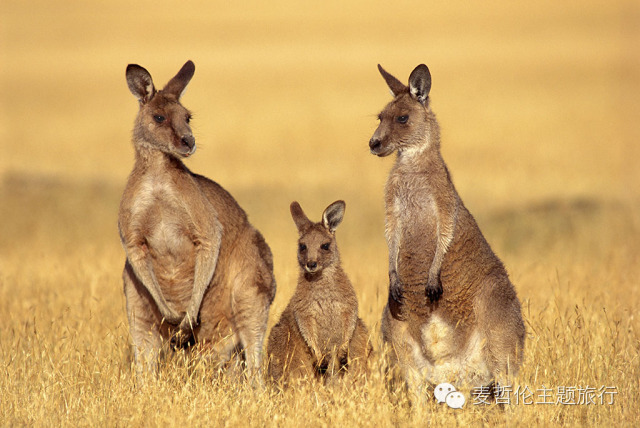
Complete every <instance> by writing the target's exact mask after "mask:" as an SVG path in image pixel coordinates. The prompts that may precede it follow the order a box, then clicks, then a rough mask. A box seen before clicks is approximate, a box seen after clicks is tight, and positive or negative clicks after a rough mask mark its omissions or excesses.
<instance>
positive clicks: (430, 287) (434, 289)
mask: <svg viewBox="0 0 640 428" xmlns="http://www.w3.org/2000/svg"><path fill="white" fill-rule="evenodd" d="M425 294H426V295H427V297H428V298H429V301H430V302H431V303H433V302H435V301H437V300H438V299H440V297H442V283H441V282H440V275H437V276H434V277H433V278H429V280H428V281H427V287H426V290H425Z"/></svg>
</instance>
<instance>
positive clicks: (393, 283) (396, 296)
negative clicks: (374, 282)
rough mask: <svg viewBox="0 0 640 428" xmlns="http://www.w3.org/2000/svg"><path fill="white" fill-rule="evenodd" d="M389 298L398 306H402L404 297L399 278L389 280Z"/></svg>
mask: <svg viewBox="0 0 640 428" xmlns="http://www.w3.org/2000/svg"><path fill="white" fill-rule="evenodd" d="M389 280H390V282H389V296H390V297H391V298H392V299H393V300H394V301H395V302H396V303H398V304H400V305H401V304H402V302H403V300H404V295H403V293H402V284H401V283H400V280H399V279H398V277H397V276H396V277H391V278H389Z"/></svg>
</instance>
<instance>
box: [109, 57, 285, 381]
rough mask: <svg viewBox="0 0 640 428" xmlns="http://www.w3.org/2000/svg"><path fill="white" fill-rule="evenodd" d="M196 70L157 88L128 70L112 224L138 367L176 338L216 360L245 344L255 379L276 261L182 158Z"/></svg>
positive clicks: (189, 150) (227, 201)
mask: <svg viewBox="0 0 640 428" xmlns="http://www.w3.org/2000/svg"><path fill="white" fill-rule="evenodd" d="M194 71H195V66H194V64H193V62H191V61H188V62H187V63H186V64H184V66H183V67H182V69H181V70H180V71H179V72H178V74H177V75H176V76H175V77H173V78H172V79H171V80H170V81H169V83H167V84H166V86H165V87H164V88H163V89H162V90H159V91H156V89H155V86H154V84H153V80H152V79H151V75H150V74H149V72H148V71H147V70H145V69H144V68H142V67H140V66H139V65H135V64H130V65H129V66H128V67H127V72H126V77H127V84H128V86H129V89H130V90H131V92H132V93H133V95H135V96H136V98H137V99H138V101H139V103H140V110H139V111H138V116H137V117H136V120H135V125H134V128H133V146H134V148H135V164H134V167H133V171H132V172H131V174H130V175H129V179H128V182H127V185H126V188H125V190H124V194H123V196H122V200H121V202H120V212H119V217H118V226H119V230H120V239H121V241H122V245H123V246H124V249H125V252H126V256H127V260H126V263H125V268H124V273H123V280H124V293H125V296H126V300H127V315H128V318H129V328H130V331H131V336H132V339H133V344H134V347H135V363H136V369H137V371H138V372H144V371H145V369H146V370H147V371H151V372H155V371H156V370H157V364H158V356H159V353H160V351H161V349H162V347H163V342H167V341H174V343H175V340H176V338H177V339H178V341H182V342H183V343H184V342H191V343H196V344H198V345H199V346H202V347H203V348H205V349H206V350H208V351H209V352H210V353H211V354H212V355H214V356H216V358H217V359H219V360H220V361H221V362H222V363H225V362H226V361H228V360H229V358H230V357H231V355H232V353H233V352H234V350H236V349H239V348H241V349H243V350H244V357H245V361H246V367H247V374H248V376H249V377H251V378H252V381H256V380H257V381H259V376H257V374H258V370H259V368H260V365H261V359H262V344H263V340H264V335H265V330H266V327H267V318H268V316H269V307H270V305H271V302H272V301H273V298H274V296H275V292H276V283H275V280H274V277H273V259H272V255H271V250H270V249H269V247H268V245H267V244H266V242H265V240H264V238H263V237H262V235H261V234H260V232H258V231H257V230H256V229H255V228H254V227H253V226H252V225H251V224H250V223H249V221H248V219H247V215H246V214H245V212H244V211H243V210H242V208H240V206H239V205H238V203H237V202H236V201H235V200H234V198H233V197H232V196H231V195H230V194H229V193H228V192H227V191H226V190H224V189H223V188H222V187H221V186H220V185H218V184H217V183H215V182H213V181H211V180H209V179H207V178H205V177H203V176H201V175H197V174H194V173H192V172H191V171H190V170H189V169H188V168H187V167H186V166H185V165H184V163H183V162H182V159H184V158H187V157H189V156H191V155H192V154H193V153H194V152H195V149H196V146H195V139H194V137H193V134H192V132H191V128H190V126H189V121H190V119H191V114H190V113H189V111H188V110H187V109H186V108H185V107H183V106H182V104H181V103H180V96H181V95H182V93H183V91H184V90H185V88H186V86H187V84H188V83H189V81H190V80H191V77H192V76H193V73H194Z"/></svg>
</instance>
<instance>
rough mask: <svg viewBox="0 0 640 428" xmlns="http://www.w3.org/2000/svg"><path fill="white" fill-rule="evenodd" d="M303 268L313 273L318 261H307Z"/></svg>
mask: <svg viewBox="0 0 640 428" xmlns="http://www.w3.org/2000/svg"><path fill="white" fill-rule="evenodd" d="M305 269H306V271H307V272H309V273H313V272H315V271H316V269H318V263H317V262H315V261H310V262H307V264H306V265H305Z"/></svg>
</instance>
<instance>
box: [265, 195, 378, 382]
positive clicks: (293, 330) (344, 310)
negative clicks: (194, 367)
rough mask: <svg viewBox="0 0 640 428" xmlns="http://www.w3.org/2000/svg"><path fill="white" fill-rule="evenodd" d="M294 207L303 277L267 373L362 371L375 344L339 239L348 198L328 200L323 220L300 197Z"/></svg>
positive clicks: (278, 330)
mask: <svg viewBox="0 0 640 428" xmlns="http://www.w3.org/2000/svg"><path fill="white" fill-rule="evenodd" d="M290 208H291V215H292V217H293V221H294V222H295V224H296V227H297V228H298V233H299V234H300V238H299V240H298V264H299V265H300V276H299V278H298V286H297V287H296V291H295V293H294V295H293V297H292V298H291V301H290V302H289V304H288V305H287V307H286V309H285V310H284V312H283V313H282V315H281V316H280V320H279V321H278V323H277V324H276V325H275V326H274V327H273V329H272V330H271V334H270V335H269V343H268V346H267V353H268V355H269V377H270V378H271V379H273V380H274V381H282V382H284V383H286V382H287V380H288V379H289V378H292V377H303V376H307V377H312V376H325V378H326V380H327V381H330V380H333V379H335V376H336V375H337V374H338V373H339V372H340V374H341V373H342V372H343V371H344V370H345V369H348V370H349V371H350V372H354V371H355V372H357V371H361V370H362V369H363V368H365V367H366V361H367V359H368V357H369V355H370V353H371V350H372V348H371V344H370V343H369V334H368V331H367V327H366V326H365V325H364V323H363V322H362V320H361V319H360V318H359V317H358V300H357V298H356V293H355V291H354V289H353V286H352V285H351V282H350V281H349V278H348V277H347V274H346V273H345V272H344V270H343V269H342V266H341V264H340V253H339V252H338V246H337V244H336V238H335V230H336V227H337V226H338V225H339V224H340V222H342V218H343V216H344V210H345V203H344V202H343V201H336V202H334V203H332V204H331V205H329V206H328V207H327V208H326V210H325V211H324V213H323V215H322V221H321V222H319V223H314V222H312V221H310V220H309V218H308V217H307V216H306V215H305V213H304V212H303V211H302V208H301V207H300V205H299V204H298V203H297V202H293V203H291V207H290Z"/></svg>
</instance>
